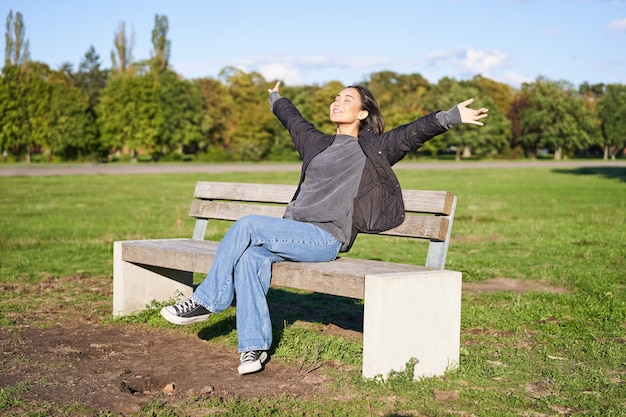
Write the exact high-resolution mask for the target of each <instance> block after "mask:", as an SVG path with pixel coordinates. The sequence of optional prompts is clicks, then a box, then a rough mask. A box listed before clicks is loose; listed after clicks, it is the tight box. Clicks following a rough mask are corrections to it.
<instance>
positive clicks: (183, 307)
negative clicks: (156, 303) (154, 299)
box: [161, 298, 211, 325]
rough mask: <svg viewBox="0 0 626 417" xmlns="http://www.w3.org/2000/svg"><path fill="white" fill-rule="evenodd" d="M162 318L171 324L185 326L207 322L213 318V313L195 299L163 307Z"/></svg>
mask: <svg viewBox="0 0 626 417" xmlns="http://www.w3.org/2000/svg"><path fill="white" fill-rule="evenodd" d="M161 316H163V318H164V319H165V320H167V321H169V322H170V323H173V324H182V325H185V324H191V323H196V322H198V321H204V320H207V319H208V318H209V317H211V312H210V311H209V310H207V309H206V308H204V307H203V306H201V305H200V304H198V303H196V301H195V300H194V299H193V298H188V299H186V300H183V301H181V302H179V303H176V304H174V305H173V306H165V307H163V308H162V309H161Z"/></svg>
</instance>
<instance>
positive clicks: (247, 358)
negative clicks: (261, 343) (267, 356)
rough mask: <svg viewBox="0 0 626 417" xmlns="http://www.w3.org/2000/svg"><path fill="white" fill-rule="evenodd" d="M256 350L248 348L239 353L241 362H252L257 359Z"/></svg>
mask: <svg viewBox="0 0 626 417" xmlns="http://www.w3.org/2000/svg"><path fill="white" fill-rule="evenodd" d="M257 355H258V352H257V351H256V350H250V351H248V352H243V353H242V354H241V362H254V361H255V360H257Z"/></svg>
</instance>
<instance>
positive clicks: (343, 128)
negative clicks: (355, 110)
mask: <svg viewBox="0 0 626 417" xmlns="http://www.w3.org/2000/svg"><path fill="white" fill-rule="evenodd" d="M337 134H338V135H349V136H354V137H355V138H358V137H359V124H358V123H356V124H355V123H351V124H343V123H342V124H339V123H338V124H337Z"/></svg>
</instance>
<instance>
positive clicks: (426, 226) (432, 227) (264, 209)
mask: <svg viewBox="0 0 626 417" xmlns="http://www.w3.org/2000/svg"><path fill="white" fill-rule="evenodd" d="M284 212H285V207H284V206H270V205H261V204H241V203H232V202H226V201H210V200H194V201H193V202H192V203H191V209H190V210H189V215H190V216H192V217H196V218H203V219H217V220H232V221H235V220H237V219H239V218H241V217H242V216H245V215H248V214H258V215H263V216H272V217H282V216H283V214H284ZM448 225H449V221H448V219H447V218H445V217H441V216H423V215H422V216H412V215H408V216H406V218H405V219H404V222H403V223H402V224H401V225H400V226H398V227H396V228H395V229H391V230H388V231H386V232H383V233H382V234H385V235H390V236H406V237H414V238H421V239H429V240H435V241H440V242H441V241H444V240H446V234H447V232H448Z"/></svg>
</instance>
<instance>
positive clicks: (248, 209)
mask: <svg viewBox="0 0 626 417" xmlns="http://www.w3.org/2000/svg"><path fill="white" fill-rule="evenodd" d="M284 213H285V206H284V205H283V206H269V205H262V204H241V203H232V202H226V201H210V200H194V201H192V203H191V209H190V210H189V215H190V216H192V217H196V218H203V219H216V220H233V221H234V220H237V219H239V218H240V217H242V216H245V215H248V214H258V215H262V216H272V217H283V214H284Z"/></svg>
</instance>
